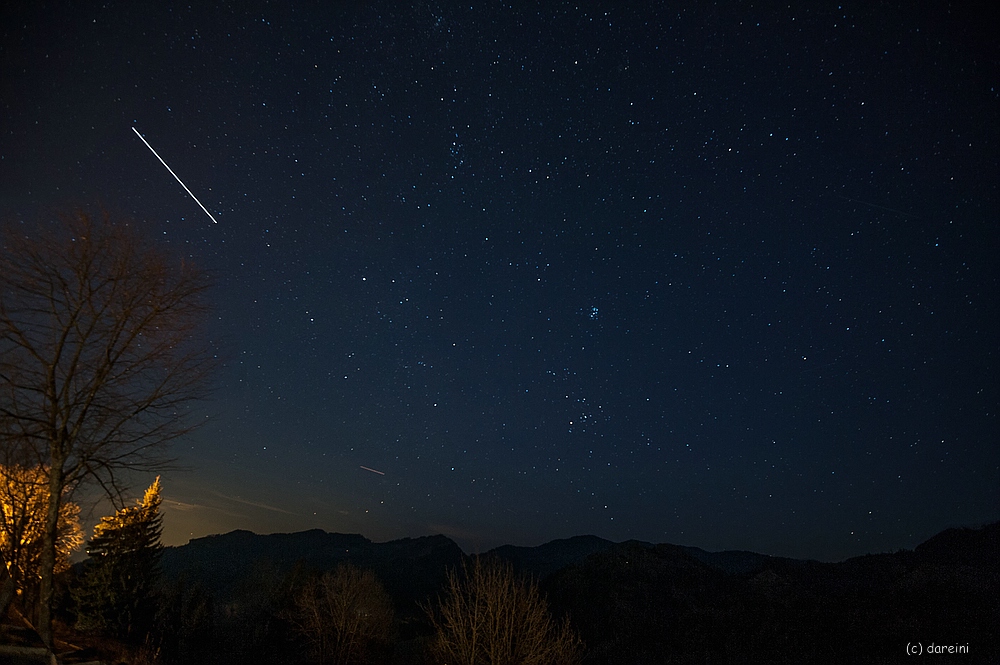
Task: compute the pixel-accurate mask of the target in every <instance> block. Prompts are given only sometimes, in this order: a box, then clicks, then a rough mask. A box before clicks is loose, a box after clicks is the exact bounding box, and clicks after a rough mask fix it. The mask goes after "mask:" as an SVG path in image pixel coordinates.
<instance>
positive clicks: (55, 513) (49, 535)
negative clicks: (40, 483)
mask: <svg viewBox="0 0 1000 665" xmlns="http://www.w3.org/2000/svg"><path fill="white" fill-rule="evenodd" d="M57 457H58V456H57V455H52V464H51V466H50V467H49V506H48V512H47V513H46V515H45V535H44V538H43V539H42V556H41V559H40V561H39V563H40V566H41V571H40V574H41V582H40V584H39V590H38V625H36V626H35V628H36V630H38V634H39V635H40V636H41V638H42V642H44V643H45V646H47V647H48V648H50V649H51V648H52V647H53V642H52V601H53V597H54V595H55V585H54V579H53V578H54V577H55V568H56V540H57V538H58V537H59V507H60V504H61V503H62V494H63V481H64V478H63V460H62V459H61V458H58V459H57Z"/></svg>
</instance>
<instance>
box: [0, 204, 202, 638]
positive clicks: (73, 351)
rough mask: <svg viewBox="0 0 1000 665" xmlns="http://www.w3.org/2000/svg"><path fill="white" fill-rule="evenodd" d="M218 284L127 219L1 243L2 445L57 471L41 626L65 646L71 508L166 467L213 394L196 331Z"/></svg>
mask: <svg viewBox="0 0 1000 665" xmlns="http://www.w3.org/2000/svg"><path fill="white" fill-rule="evenodd" d="M207 286H208V281H207V279H206V275H205V273H204V272H202V271H199V270H197V269H195V268H193V267H192V266H191V265H190V264H187V263H185V262H184V261H183V259H180V260H177V261H174V260H172V259H171V258H170V256H169V255H168V254H167V253H166V252H164V251H163V250H161V249H158V248H156V247H154V246H152V245H151V244H149V243H146V242H143V240H142V237H141V235H140V234H139V233H138V232H137V231H136V230H135V228H134V227H133V226H130V225H129V224H127V223H113V222H112V220H111V219H110V218H109V217H108V216H107V215H103V216H101V217H99V218H95V217H94V216H91V215H89V214H87V213H85V212H78V213H76V214H73V215H70V216H66V217H63V218H62V219H60V220H59V221H58V222H54V223H52V224H49V225H47V226H43V227H40V228H39V229H38V230H37V231H31V230H28V229H27V228H25V227H24V226H23V225H17V224H8V225H7V227H6V228H5V229H4V235H3V244H2V248H0V443H2V444H3V446H4V447H6V449H7V451H8V452H10V451H14V452H15V455H14V456H15V457H16V458H18V459H21V460H24V461H23V462H22V463H24V464H30V465H32V466H42V467H45V469H46V470H47V473H48V478H47V481H48V487H49V490H48V505H47V507H46V512H45V530H44V541H43V548H42V553H41V580H40V585H39V586H40V594H39V595H40V598H39V600H40V602H39V613H38V620H37V623H38V630H39V633H40V634H41V635H42V638H43V639H44V640H45V641H46V643H47V644H49V645H51V644H52V625H51V624H52V622H51V612H52V596H53V584H52V583H53V569H54V567H55V562H56V540H57V537H58V525H59V514H60V506H61V500H62V498H63V496H64V495H65V491H66V490H67V489H69V490H70V491H72V490H73V489H75V488H76V487H77V486H79V484H80V483H82V482H84V481H88V480H90V481H93V482H96V483H97V484H99V485H100V486H101V487H102V488H103V489H104V490H105V491H107V492H108V493H109V494H110V495H112V496H116V495H117V496H120V495H121V492H122V490H123V489H124V487H122V484H121V480H122V478H123V472H127V471H129V470H151V469H153V468H157V467H159V466H160V465H162V463H163V462H164V461H165V459H164V457H163V451H162V446H163V444H164V443H165V442H167V441H170V440H171V439H174V438H175V437H177V436H179V435H181V434H183V433H185V432H187V431H188V430H189V429H190V425H189V424H188V422H189V421H188V420H187V419H186V418H184V417H183V416H184V414H185V407H186V406H187V404H188V403H189V402H190V401H191V400H192V399H195V398H198V397H200V396H201V395H202V394H203V392H204V388H205V381H204V379H205V377H206V368H207V364H208V362H209V360H210V356H209V355H208V353H206V346H205V345H203V344H201V343H199V340H198V339H197V333H198V331H199V330H200V324H201V322H202V320H203V317H204V313H205V309H204V305H203V296H204V294H205V290H206V289H207Z"/></svg>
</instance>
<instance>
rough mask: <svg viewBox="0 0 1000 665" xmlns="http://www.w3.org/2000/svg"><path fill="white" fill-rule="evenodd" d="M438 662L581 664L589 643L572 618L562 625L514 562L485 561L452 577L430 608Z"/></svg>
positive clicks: (541, 664)
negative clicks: (582, 638)
mask: <svg viewBox="0 0 1000 665" xmlns="http://www.w3.org/2000/svg"><path fill="white" fill-rule="evenodd" d="M428 616H429V617H430V620H431V623H432V624H433V625H434V628H435V630H436V634H435V636H434V640H433V642H432V643H431V652H432V655H433V656H434V657H435V658H436V662H440V663H457V664H460V665H575V664H576V663H579V662H580V661H581V659H582V658H583V645H582V643H581V641H580V638H579V637H578V636H577V634H576V632H575V631H574V630H573V629H572V627H571V626H570V624H569V620H568V619H564V620H563V621H562V622H561V623H558V622H556V621H555V620H554V619H553V618H552V616H551V615H550V614H549V609H548V604H547V603H546V602H545V599H544V598H543V597H542V595H541V593H540V592H539V591H538V586H537V585H536V584H535V583H533V582H530V581H526V580H520V579H518V578H517V577H515V575H514V572H513V570H512V568H511V566H510V564H508V563H500V562H498V561H495V560H489V561H483V560H482V559H480V558H479V557H476V559H475V560H474V561H473V564H472V567H471V568H470V567H466V566H463V570H462V575H461V576H460V575H459V572H458V571H456V570H452V571H451V572H449V574H448V583H447V586H446V590H445V595H444V597H443V598H441V599H440V600H439V602H438V606H437V608H436V611H435V610H434V609H431V610H428Z"/></svg>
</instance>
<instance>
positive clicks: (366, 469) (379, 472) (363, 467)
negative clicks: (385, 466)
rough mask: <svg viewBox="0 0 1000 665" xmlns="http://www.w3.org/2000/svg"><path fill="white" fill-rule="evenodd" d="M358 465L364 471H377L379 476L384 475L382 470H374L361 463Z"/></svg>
mask: <svg viewBox="0 0 1000 665" xmlns="http://www.w3.org/2000/svg"><path fill="white" fill-rule="evenodd" d="M358 466H360V467H361V468H362V469H364V470H365V471H371V472H372V473H377V474H378V475H380V476H384V475H385V472H384V471H376V470H375V469H369V468H368V467H367V466H362V465H361V464H359V465H358Z"/></svg>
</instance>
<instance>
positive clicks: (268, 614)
mask: <svg viewBox="0 0 1000 665" xmlns="http://www.w3.org/2000/svg"><path fill="white" fill-rule="evenodd" d="M998 545H1000V524H992V525H989V526H986V527H983V528H980V529H951V530H948V531H944V532H942V533H940V534H938V535H936V536H934V537H933V538H931V539H930V540H928V541H927V542H925V543H923V544H921V545H919V546H918V547H917V548H916V549H915V550H914V551H900V552H896V553H894V554H877V555H869V556H864V557H858V558H854V559H849V560H847V561H843V562H840V563H819V562H816V561H799V560H793V559H782V558H776V557H770V556H766V555H761V554H756V553H753V552H717V553H712V552H706V551H704V550H700V549H697V548H689V547H679V546H675V545H666V544H661V545H653V544H649V543H642V542H636V541H630V542H624V543H612V542H610V541H607V540H603V539H601V538H597V537H593V536H579V537H576V538H570V539H567V540H557V541H553V542H551V543H547V544H545V545H541V546H538V547H512V546H504V547H500V548H497V549H495V550H493V551H491V552H490V553H488V556H495V557H498V558H501V559H504V560H507V561H509V562H511V563H512V564H513V566H514V568H515V570H516V571H518V572H520V573H523V574H525V575H529V576H531V577H533V578H534V579H536V580H539V582H540V585H541V588H542V590H543V591H544V592H545V593H546V594H547V597H548V599H549V603H550V606H551V607H552V609H553V611H554V612H555V613H556V614H558V615H567V616H569V617H570V619H571V620H572V623H573V625H574V626H575V627H576V629H577V630H578V631H579V632H580V634H581V636H582V637H583V640H584V642H585V643H586V646H587V653H588V655H587V661H586V662H588V663H608V664H611V663H614V664H617V663H622V664H624V663H629V664H634V663H749V662H760V663H891V662H900V661H910V660H913V657H908V656H907V652H906V650H907V648H908V646H909V648H910V649H914V650H918V651H922V652H923V656H921V657H917V660H918V661H925V660H930V661H932V662H936V663H944V662H955V663H989V662H1000V647H998V645H1000V628H998V626H1000V574H998V560H1000V556H998V555H1000V546H998ZM465 558H466V556H465V555H464V554H463V552H462V551H461V549H460V548H459V547H458V546H457V545H456V544H455V543H454V542H453V541H451V540H449V539H448V538H446V537H444V536H431V537H426V538H416V539H404V540H397V541H391V542H388V543H373V542H371V541H369V540H367V539H366V538H364V537H362V536H359V535H345V534H331V533H325V532H322V531H306V532H302V533H294V534H273V535H266V536H259V535H255V534H252V533H249V532H246V531H234V532H232V533H228V534H224V535H219V536H210V537H206V538H199V539H196V540H193V541H191V542H190V543H189V544H187V545H184V546H182V547H172V548H167V549H166V550H165V551H164V554H163V569H164V573H165V574H166V577H167V579H169V580H171V581H172V582H173V584H174V586H175V589H176V592H175V599H176V602H177V603H178V606H179V607H181V608H182V612H181V615H182V616H184V617H186V618H187V619H186V620H188V621H190V622H194V623H195V624H197V625H196V626H191V627H190V628H192V630H190V631H188V632H187V633H185V635H186V637H185V640H184V643H183V644H182V645H181V648H180V649H179V650H178V652H177V654H176V658H178V659H180V660H182V661H185V662H234V663H236V662H241V663H242V662H256V663H266V662H273V663H279V662H290V661H289V660H288V658H289V656H288V654H289V653H293V652H294V642H295V639H294V636H293V635H291V634H290V632H289V630H288V628H287V626H286V625H285V624H284V623H283V622H282V620H281V619H280V616H281V612H282V607H283V606H284V605H285V604H287V602H288V595H287V594H288V591H289V589H290V588H292V587H294V583H295V579H296V578H297V577H301V575H303V574H305V573H306V572H307V571H310V570H327V569H330V568H333V567H335V566H336V565H337V564H338V563H340V562H344V561H348V562H351V563H353V564H354V565H356V566H359V567H362V568H368V569H371V570H373V571H374V572H375V573H376V574H377V576H378V577H379V578H380V580H381V581H382V583H383V585H384V586H385V588H386V590H387V591H388V592H389V594H390V596H391V597H392V600H393V602H394V604H395V606H396V616H397V624H398V625H397V627H396V631H395V638H394V640H393V645H392V652H391V654H388V655H387V656H386V657H387V658H389V659H390V661H391V662H396V663H420V662H423V660H422V658H423V653H424V646H425V644H426V641H427V639H428V637H429V635H430V633H431V631H430V626H429V625H428V622H427V621H426V617H425V615H424V612H423V611H422V609H421V604H426V603H428V602H430V601H432V600H433V599H434V598H435V597H436V596H437V595H438V593H439V592H440V590H441V588H442V584H443V583H444V581H445V576H446V573H447V570H448V569H450V568H455V567H456V566H460V565H461V563H462V561H463V560H464V559H465ZM928 651H934V653H928ZM949 651H952V652H953V653H949Z"/></svg>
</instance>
